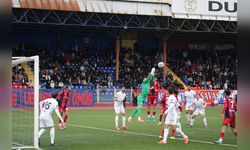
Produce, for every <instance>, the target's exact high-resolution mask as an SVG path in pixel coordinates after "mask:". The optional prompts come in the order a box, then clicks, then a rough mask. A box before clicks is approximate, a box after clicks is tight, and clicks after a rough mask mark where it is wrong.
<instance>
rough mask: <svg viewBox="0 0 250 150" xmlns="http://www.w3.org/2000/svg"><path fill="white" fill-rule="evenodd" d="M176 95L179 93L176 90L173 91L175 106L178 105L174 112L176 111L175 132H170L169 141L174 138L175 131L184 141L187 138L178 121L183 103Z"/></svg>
mask: <svg viewBox="0 0 250 150" xmlns="http://www.w3.org/2000/svg"><path fill="white" fill-rule="evenodd" d="M178 93H179V92H178V90H174V96H175V97H176V100H177V105H178V107H177V108H176V111H177V124H176V130H172V133H171V136H170V139H175V137H174V135H175V131H176V132H177V133H178V134H180V135H181V136H182V137H183V139H185V138H186V137H187V135H185V133H184V132H183V131H182V128H181V123H180V119H181V112H182V107H183V101H182V99H181V97H180V96H178Z"/></svg>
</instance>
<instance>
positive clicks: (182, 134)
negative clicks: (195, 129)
mask: <svg viewBox="0 0 250 150" xmlns="http://www.w3.org/2000/svg"><path fill="white" fill-rule="evenodd" d="M176 132H177V133H180V134H181V136H182V137H183V138H184V137H185V136H186V135H185V134H184V132H183V131H182V130H181V127H178V128H176Z"/></svg>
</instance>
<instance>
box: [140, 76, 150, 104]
mask: <svg viewBox="0 0 250 150" xmlns="http://www.w3.org/2000/svg"><path fill="white" fill-rule="evenodd" d="M153 79H154V76H153V75H151V74H150V75H149V76H148V77H147V78H146V79H144V80H143V82H142V91H141V93H140V94H139V96H138V98H137V103H138V104H143V102H144V101H145V100H146V99H147V97H148V94H149V92H150V85H152V83H153Z"/></svg>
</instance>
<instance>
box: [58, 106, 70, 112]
mask: <svg viewBox="0 0 250 150" xmlns="http://www.w3.org/2000/svg"><path fill="white" fill-rule="evenodd" d="M68 111H69V109H68V108H67V107H65V108H62V107H59V112H60V113H63V112H65V113H66V112H68Z"/></svg>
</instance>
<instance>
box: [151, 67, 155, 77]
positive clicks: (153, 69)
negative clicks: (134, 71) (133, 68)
mask: <svg viewBox="0 0 250 150" xmlns="http://www.w3.org/2000/svg"><path fill="white" fill-rule="evenodd" d="M150 74H151V75H153V76H154V75H155V68H152V70H151V73H150Z"/></svg>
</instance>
